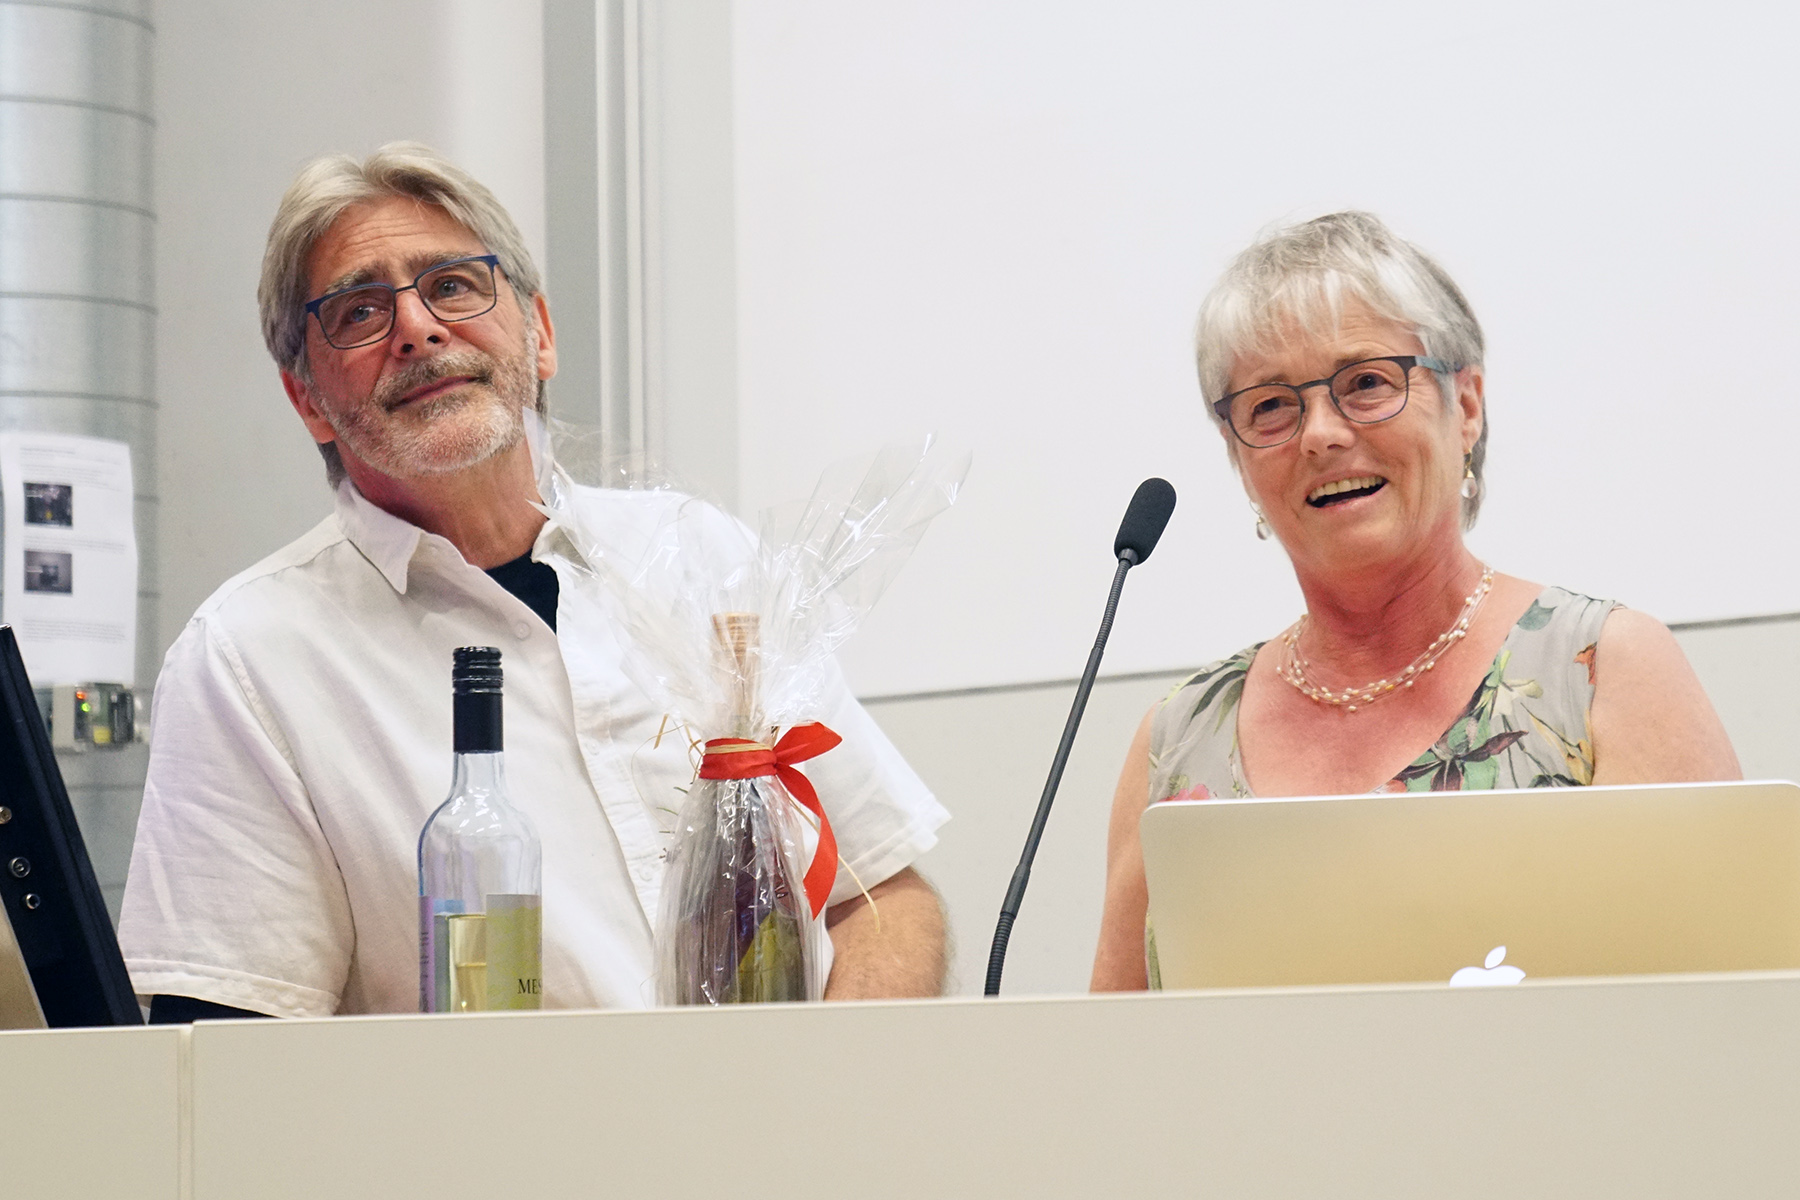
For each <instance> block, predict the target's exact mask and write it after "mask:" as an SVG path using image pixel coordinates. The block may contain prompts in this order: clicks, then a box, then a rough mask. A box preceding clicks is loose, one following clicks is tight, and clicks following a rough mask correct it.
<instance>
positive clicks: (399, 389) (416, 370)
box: [372, 352, 494, 412]
mask: <svg viewBox="0 0 1800 1200" xmlns="http://www.w3.org/2000/svg"><path fill="white" fill-rule="evenodd" d="M455 375H466V376H468V378H469V380H470V382H472V383H479V384H484V385H486V386H487V387H490V388H491V387H493V386H494V362H493V360H492V359H490V358H489V357H488V356H487V355H485V354H474V353H467V352H458V353H454V354H442V355H439V356H438V357H436V358H433V359H431V360H430V361H428V362H419V363H413V364H412V365H410V366H408V367H405V368H403V369H402V370H401V371H400V373H399V374H398V375H391V376H389V377H388V378H387V379H385V380H383V381H382V382H381V384H380V385H379V386H377V387H376V389H375V394H374V396H373V397H372V398H373V399H374V401H375V403H376V404H377V405H378V406H380V408H381V410H382V411H383V412H392V411H394V409H396V408H398V407H399V406H400V403H401V401H403V400H405V399H406V397H407V395H408V394H409V393H411V392H415V391H417V390H418V389H419V388H422V387H427V386H429V385H431V384H433V383H436V382H437V381H438V380H440V379H448V378H450V377H452V376H455Z"/></svg>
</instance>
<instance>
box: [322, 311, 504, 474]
mask: <svg viewBox="0 0 1800 1200" xmlns="http://www.w3.org/2000/svg"><path fill="white" fill-rule="evenodd" d="M536 363H537V332H536V331H535V330H531V331H528V332H527V333H526V335H525V343H524V345H523V346H522V347H521V348H520V352H519V354H518V355H517V356H516V357H512V358H508V359H496V358H493V357H491V356H489V355H486V354H483V353H481V352H480V351H478V350H457V351H452V352H450V353H448V354H441V355H438V356H437V357H436V358H433V359H430V360H428V361H427V362H422V363H419V364H417V365H416V367H414V368H411V369H408V370H405V371H401V372H399V373H397V374H395V375H393V376H391V377H390V378H388V379H386V380H383V381H382V383H381V384H380V385H379V386H378V387H377V388H376V389H375V391H374V393H373V394H372V395H371V396H370V397H369V398H368V399H367V400H366V401H365V402H364V403H362V404H361V405H358V406H357V407H356V408H355V409H353V410H351V411H347V412H341V411H339V412H334V411H327V412H326V414H325V415H326V417H327V419H328V420H329V421H330V422H331V428H332V430H333V432H335V433H336V434H337V435H338V443H339V445H340V447H341V448H343V449H346V450H348V451H349V452H350V453H351V454H353V455H355V456H356V458H358V459H360V460H361V461H362V462H364V463H367V464H368V465H369V466H371V467H373V468H374V469H375V470H377V471H380V472H381V473H382V474H383V475H386V476H388V477H389V478H392V479H416V478H420V477H423V476H430V475H448V474H452V473H454V472H456V471H462V470H466V469H467V468H469V467H472V466H475V465H476V464H477V463H482V462H486V461H487V460H488V459H490V458H493V457H494V456H495V455H497V454H502V453H504V452H505V451H507V450H510V449H512V448H513V447H514V446H516V445H518V444H519V442H520V440H521V439H523V438H524V436H525V421H524V414H523V413H522V412H521V411H520V410H521V409H523V408H524V407H525V406H526V405H528V404H533V403H535V400H536V392H537V372H536V371H535V370H533V367H534V366H535V364H536ZM454 375H469V376H474V377H475V382H471V383H467V384H464V385H463V386H462V387H460V388H458V389H456V390H455V391H454V392H452V393H450V394H449V395H447V396H443V397H441V398H436V399H431V400H424V401H418V402H416V403H415V404H414V405H413V406H412V407H411V409H410V411H409V412H407V413H406V414H404V415H397V414H395V413H393V412H392V411H391V409H392V406H393V405H394V404H395V403H397V402H398V400H399V399H400V397H402V396H404V395H406V393H408V392H410V391H413V390H415V389H417V388H418V387H420V386H421V385H423V384H426V383H429V382H431V381H432V380H434V379H443V378H447V377H450V376H454ZM484 378H485V379H486V380H488V381H489V382H486V383H483V382H481V380H483V379H484Z"/></svg>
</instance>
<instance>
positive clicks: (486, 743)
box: [450, 646, 502, 754]
mask: <svg viewBox="0 0 1800 1200" xmlns="http://www.w3.org/2000/svg"><path fill="white" fill-rule="evenodd" d="M500 684H501V672H500V651H498V650H496V649H495V648H494V647H492V646H463V647H461V648H460V649H458V650H457V651H456V652H455V654H454V655H453V656H452V659H451V665H450V689H451V693H452V702H451V711H452V716H453V718H454V722H455V733H456V753H458V754H493V753H497V752H498V751H499V750H500V749H501V748H502V746H501V742H502V728H501V695H500Z"/></svg>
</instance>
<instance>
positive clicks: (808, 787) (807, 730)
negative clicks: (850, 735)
mask: <svg viewBox="0 0 1800 1200" xmlns="http://www.w3.org/2000/svg"><path fill="white" fill-rule="evenodd" d="M843 740H844V739H843V738H841V737H839V736H838V735H837V734H836V733H833V732H832V731H831V730H830V729H827V728H826V727H825V726H823V725H821V724H819V722H817V721H808V722H807V723H806V724H804V725H795V726H794V727H793V728H791V729H789V730H788V731H787V732H786V733H784V734H782V735H781V740H780V741H778V742H776V743H775V744H774V745H773V746H765V745H763V744H762V743H761V742H753V741H750V740H749V739H748V738H714V739H713V740H712V741H710V742H708V743H706V757H704V758H702V759H701V760H700V778H702V779H756V778H760V777H761V776H764V775H773V776H775V777H776V778H777V779H779V780H781V782H782V784H783V785H784V786H785V787H786V788H787V790H788V793H789V794H790V795H792V796H793V797H794V799H795V800H798V801H799V802H800V806H801V807H802V808H804V809H806V810H807V811H808V812H810V813H812V814H813V815H814V816H816V817H818V818H819V846H818V849H816V850H814V851H813V858H812V863H811V864H810V865H809V866H808V867H807V868H806V880H805V883H806V902H807V903H808V904H810V905H811V906H812V915H813V916H814V917H817V916H818V915H819V914H820V913H821V912H824V911H825V901H826V900H827V899H829V898H830V896H831V885H832V884H833V883H835V882H836V881H837V836H836V835H835V834H833V833H832V832H831V822H830V821H829V820H827V819H826V817H825V810H824V809H823V808H822V807H820V805H819V793H818V792H816V791H814V790H813V785H812V781H811V780H809V779H807V777H806V776H804V775H802V774H801V773H800V772H799V771H797V770H795V768H794V764H795V763H803V762H805V761H806V760H807V759H809V758H817V757H818V756H819V755H821V754H823V753H825V752H826V751H827V750H829V749H831V748H832V747H833V746H835V745H837V744H838V743H839V742H842V741H843Z"/></svg>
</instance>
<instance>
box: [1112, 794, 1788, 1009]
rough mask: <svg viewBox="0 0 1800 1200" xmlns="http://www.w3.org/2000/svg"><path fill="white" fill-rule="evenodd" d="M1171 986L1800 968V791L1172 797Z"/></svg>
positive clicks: (1167, 833) (1155, 909)
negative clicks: (1184, 800)
mask: <svg viewBox="0 0 1800 1200" xmlns="http://www.w3.org/2000/svg"><path fill="white" fill-rule="evenodd" d="M1140 830H1141V836H1142V839H1143V847H1144V876H1145V880H1146V882H1147V883H1148V885H1149V890H1150V923H1151V927H1152V929H1153V930H1154V932H1155V947H1156V956H1157V965H1158V967H1159V973H1160V975H1161V979H1162V985H1163V986H1164V987H1165V988H1226V987H1285V986H1303V985H1323V984H1375V983H1407V982H1435V983H1447V982H1452V981H1454V982H1455V983H1457V984H1491V983H1511V982H1517V981H1518V980H1519V979H1521V978H1525V979H1541V978H1551V977H1558V976H1603V975H1663V974H1675V973H1685V972H1717V971H1772V970H1794V969H1800V786H1796V785H1795V784H1792V783H1782V782H1769V783H1708V784H1665V785H1657V786H1645V787H1590V788H1540V789H1531V790H1519V791H1469V792H1408V793H1399V794H1378V795H1362V796H1328V797H1319V798H1311V797H1307V798H1296V799H1259V800H1203V801H1192V802H1180V801H1168V802H1164V803H1161V804H1153V805H1151V806H1150V808H1149V809H1148V810H1146V811H1145V813H1144V816H1143V819H1142V822H1141V826H1140Z"/></svg>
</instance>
